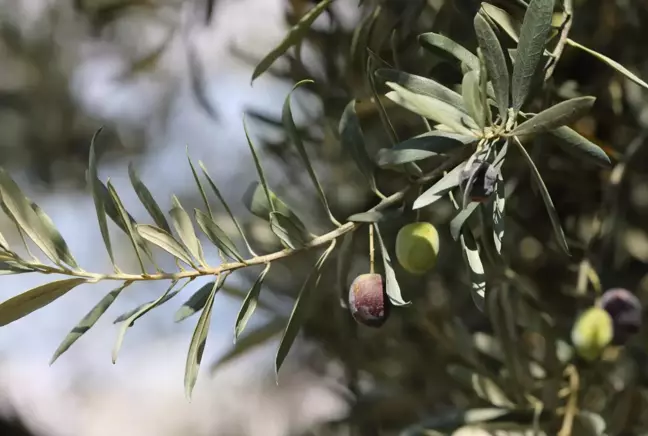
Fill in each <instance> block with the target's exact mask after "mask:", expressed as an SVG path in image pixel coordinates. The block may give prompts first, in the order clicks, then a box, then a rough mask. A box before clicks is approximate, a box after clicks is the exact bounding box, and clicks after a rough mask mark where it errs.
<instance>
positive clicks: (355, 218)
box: [347, 208, 403, 223]
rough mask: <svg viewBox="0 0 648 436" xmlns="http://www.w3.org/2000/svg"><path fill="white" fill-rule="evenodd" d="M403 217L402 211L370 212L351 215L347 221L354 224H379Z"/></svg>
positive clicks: (399, 209) (400, 209)
mask: <svg viewBox="0 0 648 436" xmlns="http://www.w3.org/2000/svg"><path fill="white" fill-rule="evenodd" d="M402 215H403V209H402V208H398V209H389V210H371V211H367V212H361V213H356V214H353V215H351V216H350V217H348V218H347V221H351V222H356V223H379V222H384V221H389V220H393V219H396V218H399V217H401V216H402Z"/></svg>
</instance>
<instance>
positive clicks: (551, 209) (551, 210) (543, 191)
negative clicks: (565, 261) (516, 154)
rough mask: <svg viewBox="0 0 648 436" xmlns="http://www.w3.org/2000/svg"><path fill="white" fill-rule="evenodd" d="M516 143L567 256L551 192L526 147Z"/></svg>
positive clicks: (567, 252)
mask: <svg viewBox="0 0 648 436" xmlns="http://www.w3.org/2000/svg"><path fill="white" fill-rule="evenodd" d="M515 143H516V144H517V146H518V150H520V153H522V156H523V157H524V159H525V160H526V162H527V164H528V165H529V168H530V169H531V174H532V175H533V179H534V180H535V182H536V184H537V185H538V188H539V190H540V195H541V196H542V200H543V201H544V204H545V207H546V209H547V213H548V214H549V219H550V221H551V226H552V227H553V230H554V233H555V234H556V239H557V240H558V245H559V246H560V248H562V250H563V251H564V252H565V253H566V254H567V255H569V246H568V245H567V240H566V239H565V233H564V232H563V229H562V226H561V225H560V219H559V218H558V213H557V212H556V208H555V206H554V204H553V201H552V200H551V196H550V195H549V191H548V190H547V187H546V186H545V184H544V181H543V180H542V176H541V175H540V172H539V171H538V168H537V167H536V166H535V164H534V163H533V160H532V159H531V156H529V153H528V152H527V151H526V149H525V148H524V146H523V145H522V144H521V143H520V142H519V141H515Z"/></svg>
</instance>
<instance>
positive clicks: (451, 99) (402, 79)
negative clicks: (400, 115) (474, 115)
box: [375, 68, 467, 113]
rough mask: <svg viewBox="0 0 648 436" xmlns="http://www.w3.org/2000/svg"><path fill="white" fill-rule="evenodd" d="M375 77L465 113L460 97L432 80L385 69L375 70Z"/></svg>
mask: <svg viewBox="0 0 648 436" xmlns="http://www.w3.org/2000/svg"><path fill="white" fill-rule="evenodd" d="M375 75H376V76H377V77H379V78H380V79H382V80H383V81H385V82H393V83H397V84H399V85H400V86H402V87H403V88H405V89H407V90H408V91H411V92H413V93H415V94H421V95H427V96H428V97H434V98H436V99H437V100H441V101H443V102H444V103H448V104H449V105H451V106H453V107H455V108H456V109H459V110H461V111H462V112H466V106H464V102H463V100H462V98H461V95H459V94H457V93H456V92H454V91H453V90H451V89H449V88H447V87H445V86H443V85H441V84H440V83H437V82H435V81H434V80H432V79H428V78H426V77H421V76H416V75H414V74H408V73H405V72H403V71H398V70H391V69H387V68H379V69H377V70H376V72H375ZM466 113H467V112H466Z"/></svg>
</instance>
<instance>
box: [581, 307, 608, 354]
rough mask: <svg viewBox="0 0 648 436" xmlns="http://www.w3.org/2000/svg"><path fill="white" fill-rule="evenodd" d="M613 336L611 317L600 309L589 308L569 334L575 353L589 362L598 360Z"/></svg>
mask: <svg viewBox="0 0 648 436" xmlns="http://www.w3.org/2000/svg"><path fill="white" fill-rule="evenodd" d="M613 336H614V328H613V324H612V317H610V314H609V313H607V312H606V311H605V310H604V309H601V308H600V307H590V308H589V309H587V310H586V311H585V312H583V313H582V314H581V315H580V316H579V317H578V320H577V321H576V323H575V324H574V327H573V328H572V333H571V337H572V342H573V343H574V346H575V347H576V352H577V353H578V354H579V355H580V356H581V357H582V358H583V359H586V360H590V361H591V360H595V359H598V357H599V356H600V355H601V353H602V352H603V350H604V349H605V347H607V346H608V344H609V343H610V342H611V341H612V337H613Z"/></svg>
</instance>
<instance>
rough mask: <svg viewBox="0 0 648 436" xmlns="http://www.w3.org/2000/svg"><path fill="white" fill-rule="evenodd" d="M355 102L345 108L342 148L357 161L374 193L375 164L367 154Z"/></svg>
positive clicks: (341, 134) (341, 127)
mask: <svg viewBox="0 0 648 436" xmlns="http://www.w3.org/2000/svg"><path fill="white" fill-rule="evenodd" d="M355 105H356V102H355V100H352V101H350V102H349V103H348V104H347V105H346V107H345V108H344V112H343V113H342V117H341V118H340V125H339V127H338V130H339V134H340V141H341V142H342V148H343V149H344V150H346V151H347V152H348V153H349V154H350V155H351V157H352V158H353V160H354V161H355V163H356V165H357V166H358V169H359V170H360V172H361V173H362V175H363V176H364V177H365V178H366V179H367V182H368V183H369V187H370V189H371V190H372V191H374V192H375V191H376V180H375V179H374V167H373V162H372V161H371V159H370V158H369V155H368V154H367V148H366V146H365V141H364V134H363V133H362V127H361V126H360V120H358V114H357V113H356V109H355Z"/></svg>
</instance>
